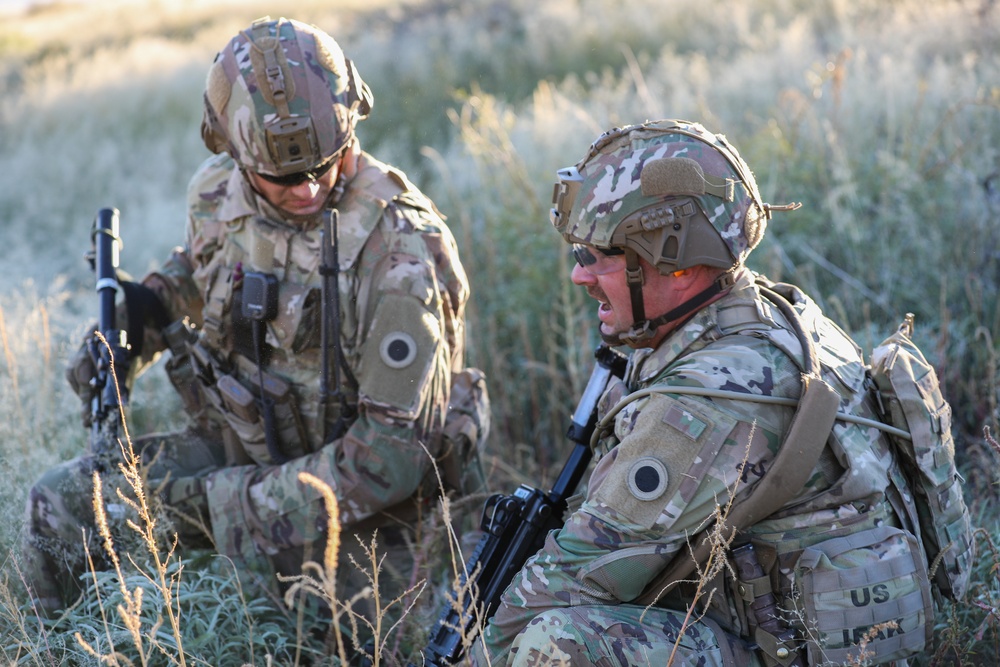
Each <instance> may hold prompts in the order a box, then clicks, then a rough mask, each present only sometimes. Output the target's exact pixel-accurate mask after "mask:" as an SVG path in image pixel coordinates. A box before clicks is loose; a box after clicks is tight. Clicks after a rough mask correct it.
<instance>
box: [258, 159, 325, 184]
mask: <svg viewBox="0 0 1000 667" xmlns="http://www.w3.org/2000/svg"><path fill="white" fill-rule="evenodd" d="M336 161H337V156H336V155H334V156H333V157H331V158H330V159H329V160H327V161H326V162H324V163H323V164H321V165H320V166H318V167H316V168H315V169H313V170H311V171H298V172H296V173H294V174H286V175H284V176H271V175H270V174H260V173H258V174H257V175H258V176H260V177H261V178H263V179H264V180H265V181H267V182H268V183H274V184H275V185H281V186H283V187H286V188H287V187H292V186H295V185H301V184H302V183H305V182H306V181H315V180H317V179H320V178H323V176H325V175H326V173H327V172H328V171H330V169H332V168H333V165H334V163H335V162H336Z"/></svg>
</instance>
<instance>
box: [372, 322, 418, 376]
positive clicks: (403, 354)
mask: <svg viewBox="0 0 1000 667" xmlns="http://www.w3.org/2000/svg"><path fill="white" fill-rule="evenodd" d="M378 351H379V355H380V356H381V357H382V361H383V362H384V363H385V365H386V366H388V367H389V368H396V369H399V368H406V367H407V366H409V365H410V364H412V363H413V360H414V359H416V358H417V342H416V341H415V340H413V336H411V335H410V334H408V333H405V332H402V331H393V332H392V333H391V334H388V335H387V336H386V337H385V338H383V339H382V343H381V344H380V345H379V348H378Z"/></svg>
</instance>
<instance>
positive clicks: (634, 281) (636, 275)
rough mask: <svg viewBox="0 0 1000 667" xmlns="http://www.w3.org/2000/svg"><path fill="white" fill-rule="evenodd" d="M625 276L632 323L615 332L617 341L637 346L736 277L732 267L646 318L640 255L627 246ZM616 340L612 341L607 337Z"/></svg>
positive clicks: (683, 315)
mask: <svg viewBox="0 0 1000 667" xmlns="http://www.w3.org/2000/svg"><path fill="white" fill-rule="evenodd" d="M625 262H626V264H625V272H626V273H625V276H626V280H627V282H628V288H629V296H630V297H631V299H632V321H633V322H634V324H633V325H632V326H631V327H630V328H629V330H628V331H626V332H625V333H621V334H618V336H617V338H618V340H617V344H619V345H629V346H632V347H638V346H640V344H641V343H643V342H644V341H647V340H649V339H650V338H652V337H653V336H654V335H655V334H656V330H657V329H659V328H660V327H662V326H663V325H664V324H667V323H668V322H673V321H675V320H679V319H681V318H683V317H687V316H688V315H690V314H692V313H693V312H695V311H696V310H698V309H699V308H701V307H702V306H703V305H705V304H706V303H707V302H708V301H709V300H711V299H712V298H713V297H715V296H716V295H718V294H721V293H722V292H724V291H725V290H727V289H729V288H730V287H732V286H733V283H734V282H735V277H734V275H733V272H732V271H727V272H726V273H723V274H722V275H721V276H719V277H718V278H717V279H716V280H715V281H714V282H713V283H712V284H711V285H709V286H708V287H706V288H705V289H703V290H702V291H700V292H698V293H697V294H695V295H694V296H693V297H691V298H690V299H688V300H687V301H685V302H684V303H682V304H681V305H679V306H677V307H676V308H673V309H671V310H669V311H667V312H665V313H664V314H662V315H660V316H659V317H654V318H653V319H646V310H645V306H644V304H643V300H642V284H643V278H642V267H641V266H640V265H639V256H638V255H637V254H636V253H635V251H634V250H631V249H630V248H626V249H625ZM608 342H609V343H611V344H615V341H608Z"/></svg>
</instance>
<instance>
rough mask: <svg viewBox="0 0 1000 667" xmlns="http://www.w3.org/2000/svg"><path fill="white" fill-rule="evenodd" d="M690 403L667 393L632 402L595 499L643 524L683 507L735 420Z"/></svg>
mask: <svg viewBox="0 0 1000 667" xmlns="http://www.w3.org/2000/svg"><path fill="white" fill-rule="evenodd" d="M667 391H669V389H668V390H667ZM686 402H687V403H689V404H688V405H685V403H686ZM690 403H692V401H682V400H678V399H676V398H674V397H672V396H669V395H667V394H666V393H665V394H654V395H652V396H649V397H646V398H644V399H640V400H638V401H636V406H637V409H636V410H635V413H634V414H633V415H632V416H631V418H630V424H631V428H630V429H629V431H628V433H627V434H625V435H624V436H622V434H621V432H619V437H622V440H621V442H620V443H618V446H617V447H616V448H615V449H616V450H617V453H616V455H615V458H614V463H612V464H611V466H610V468H609V470H608V472H607V476H606V477H605V478H604V479H603V481H602V482H601V484H600V485H599V486H598V487H596V488H597V490H596V492H595V494H594V500H595V501H597V502H599V503H603V504H605V505H607V506H608V507H610V508H612V509H614V510H615V511H616V512H617V513H618V514H620V515H622V516H623V517H626V518H627V519H628V520H629V521H631V522H632V523H634V524H635V525H636V526H638V527H640V528H642V529H648V528H651V527H652V526H653V525H654V524H655V523H656V522H657V520H658V519H659V518H660V516H661V515H662V514H663V512H664V510H665V508H667V507H668V506H670V507H671V508H673V509H676V510H678V511H682V508H683V507H684V506H685V505H686V503H687V502H688V501H689V500H690V496H692V495H694V493H695V491H696V490H697V488H698V486H699V484H700V483H701V481H702V480H701V475H703V474H704V473H705V469H706V468H708V467H710V466H711V465H712V463H713V462H714V460H715V457H716V456H717V455H718V452H719V449H720V447H721V446H722V444H723V443H724V442H725V439H726V436H727V435H729V433H730V432H732V430H733V429H734V428H735V427H736V424H737V422H736V420H735V419H733V418H732V417H730V416H728V415H726V414H725V413H723V412H721V411H718V410H715V409H713V408H712V407H711V405H709V404H700V403H699V404H698V407H697V409H696V408H695V407H694V405H691V404H690ZM665 425H666V427H665Z"/></svg>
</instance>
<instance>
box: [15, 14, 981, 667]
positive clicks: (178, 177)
mask: <svg viewBox="0 0 1000 667" xmlns="http://www.w3.org/2000/svg"><path fill="white" fill-rule="evenodd" d="M996 4H997V3H996V2H995V1H994V0H718V1H716V2H711V3H706V2H690V1H680V0H678V1H672V2H668V1H664V0H617V1H616V2H614V3H611V2H604V1H597V0H423V1H418V0H337V1H336V2H328V1H327V2H320V1H316V0H306V1H303V2H294V3H293V2H277V1H276V2H262V1H251V2H236V1H235V0H232V1H230V0H213V1H211V2H199V1H195V0H178V1H175V2H166V1H155V0H119V1H117V2H78V3H71V4H50V5H44V6H39V7H37V8H35V9H33V10H28V11H25V12H21V13H9V14H8V15H7V16H6V21H5V23H6V26H5V30H4V31H3V32H2V33H0V174H2V177H0V221H2V225H0V238H2V244H3V248H4V250H3V252H0V335H2V342H3V349H4V356H3V358H2V359H0V377H2V381H0V430H2V433H3V435H4V437H3V439H2V441H0V442H2V444H0V475H2V476H3V477H2V478H3V480H4V481H5V482H6V483H5V484H3V485H0V509H2V510H3V511H4V512H5V514H6V515H7V516H9V517H12V519H11V520H9V521H7V522H3V523H2V524H0V556H2V557H3V558H4V567H3V572H4V575H5V577H6V578H7V579H8V582H9V586H10V594H11V595H12V596H13V598H12V603H11V605H10V607H16V604H17V600H18V599H17V570H16V562H15V560H14V554H15V552H16V543H17V540H18V538H19V532H20V530H21V522H20V520H19V517H20V516H21V513H22V509H21V508H22V507H23V503H24V495H25V493H26V490H27V488H28V486H30V484H31V482H32V481H33V480H34V478H35V477H36V476H37V475H38V474H39V472H40V471H41V470H43V469H44V468H45V467H46V466H48V465H51V464H52V463H53V462H55V461H58V460H61V459H64V458H68V457H70V456H72V455H74V454H76V453H78V452H79V451H80V450H81V448H82V446H83V442H84V436H85V434H84V432H83V431H82V430H81V429H80V427H79V421H78V419H77V416H78V406H77V403H76V399H75V397H73V396H72V395H71V394H70V392H69V391H68V388H67V387H66V385H65V383H64V382H63V380H62V367H63V364H64V361H65V359H66V358H67V356H68V354H69V350H70V349H71V348H72V347H74V346H75V345H76V343H77V341H78V340H79V338H80V336H81V335H82V333H83V327H84V326H85V325H86V324H87V323H88V322H90V321H91V320H92V319H93V313H94V312H95V308H96V300H95V297H94V295H93V276H92V275H91V274H90V273H89V271H88V269H87V267H86V265H85V263H84V262H83V260H82V255H83V252H84V251H85V250H86V249H87V246H88V245H89V238H88V232H89V228H90V224H91V220H92V218H93V216H94V213H95V212H96V211H97V209H98V208H100V207H103V206H114V207H117V208H118V209H119V210H120V211H121V219H122V236H123V239H124V244H125V248H124V251H123V260H122V268H123V269H125V270H126V271H128V272H130V273H132V274H134V275H137V276H138V275H142V274H143V273H145V272H146V271H147V270H149V269H150V268H151V267H153V266H155V265H156V263H157V262H159V261H160V260H161V259H162V258H164V257H165V256H166V255H167V253H168V252H169V249H170V247H172V246H173V245H175V244H178V243H181V242H182V240H183V227H184V219H185V211H184V189H185V184H186V182H187V179H188V178H189V177H190V175H191V174H192V173H193V170H194V169H195V167H196V166H197V164H198V163H200V162H201V160H203V159H204V158H205V157H206V156H207V151H206V150H205V148H204V147H203V145H202V144H201V140H200V137H199V134H198V125H199V121H200V115H201V91H202V85H203V81H204V75H205V72H206V71H207V68H208V65H209V64H210V62H211V60H212V57H213V56H214V53H215V51H216V50H217V49H219V48H220V47H221V46H222V45H223V44H225V42H226V41H227V40H228V38H229V37H230V36H231V35H232V34H234V33H235V32H236V31H237V30H239V29H241V28H243V27H245V26H246V25H248V24H249V22H250V21H251V20H252V19H254V18H256V17H258V16H261V15H264V14H270V15H272V16H273V17H277V16H288V17H291V18H297V19H300V20H306V21H309V22H312V23H315V24H317V25H319V26H320V27H322V28H323V29H325V30H327V31H328V32H330V33H331V34H332V35H334V36H335V37H336V38H337V39H338V41H340V43H341V44H342V46H343V47H344V50H345V52H346V53H347V55H348V57H350V58H352V59H353V60H354V61H355V62H356V64H357V66H358V68H359V70H360V72H361V74H362V76H363V78H364V79H365V80H366V81H367V82H368V83H369V84H370V86H371V88H372V90H373V92H374V94H375V106H374V110H373V113H372V115H371V117H370V118H369V119H368V120H366V121H365V122H364V123H363V124H362V125H361V126H360V128H359V134H360V136H361V139H362V145H363V147H364V148H365V149H367V150H369V151H370V152H372V153H374V154H375V155H376V156H378V157H380V158H381V159H383V160H386V161H388V162H391V163H393V164H396V165H397V166H399V167H401V168H403V169H404V170H405V171H407V172H408V173H409V175H410V176H411V178H413V180H415V181H416V182H417V183H418V184H419V185H420V186H421V187H422V188H423V189H424V190H425V191H426V192H427V193H428V194H429V195H431V196H432V197H433V198H434V199H435V201H436V202H437V203H438V206H439V207H440V208H441V209H442V211H444V212H445V213H446V214H447V215H448V216H449V221H450V224H451V226H452V228H453V230H454V232H455V234H456V237H457V238H458V241H459V244H460V246H461V250H462V256H463V260H464V263H465V265H466V268H467V270H468V272H469V275H470V279H471V282H472V287H473V299H472V302H471V305H470V312H469V316H470V317H469V349H470V357H471V358H470V362H471V363H473V364H475V365H478V366H480V367H482V368H483V369H485V370H486V371H487V373H488V375H489V380H490V391H491V395H492V400H493V407H494V431H493V435H492V438H491V443H490V449H491V453H492V454H494V455H495V456H494V465H496V466H497V467H496V468H494V479H495V480H496V483H495V486H497V487H499V488H500V489H504V488H507V485H508V483H510V484H513V483H515V482H519V481H528V482H531V483H533V484H544V483H547V482H548V481H550V480H549V478H550V477H551V475H552V472H553V468H557V467H558V465H560V463H561V456H562V455H563V454H564V453H565V447H564V446H563V442H562V435H563V432H564V429H565V425H566V419H567V415H568V413H569V411H570V409H571V408H572V405H573V404H574V402H575V398H576V396H577V395H578V393H579V391H580V389H581V388H582V384H583V382H584V381H585V379H586V377H587V375H588V373H589V368H590V364H591V359H590V354H591V351H592V350H593V348H594V346H595V345H596V344H597V342H598V340H597V337H596V334H595V331H596V329H595V327H594V322H595V313H594V306H593V305H592V302H590V301H589V300H588V299H586V297H585V296H584V295H583V294H582V292H580V291H579V290H575V289H572V286H571V285H570V284H569V281H568V279H567V277H568V272H569V260H568V257H567V254H566V250H565V247H564V245H563V244H562V242H561V241H560V240H559V238H558V237H557V235H556V234H555V233H554V232H553V231H552V230H551V228H550V227H549V224H548V222H547V215H548V214H547V211H548V207H549V199H550V196H551V187H552V182H553V178H554V172H555V170H556V169H558V168H561V167H563V166H567V165H570V164H572V163H574V162H576V161H577V160H578V159H579V158H580V157H581V156H582V155H583V153H584V152H585V151H586V149H587V146H588V145H589V143H590V142H591V141H592V140H593V139H594V138H596V136H597V135H598V134H599V133H600V132H601V131H603V130H605V129H607V128H609V127H612V126H615V125H621V124H627V123H633V122H640V121H643V120H646V119H654V118H665V117H675V118H686V119H690V120H698V121H701V122H703V123H704V124H705V125H706V126H707V127H708V128H709V129H711V130H714V131H717V132H722V133H724V134H726V135H727V136H728V137H729V139H730V140H731V141H732V142H733V143H734V144H735V145H736V146H737V147H738V148H739V150H740V151H741V153H742V154H743V156H744V158H745V159H746V160H747V162H748V163H749V164H750V166H751V167H752V168H753V169H754V171H755V174H756V176H757V179H758V183H759V185H760V188H761V191H762V194H763V196H764V198H765V200H767V201H770V202H772V203H785V202H787V201H802V202H803V204H804V207H803V208H802V209H801V210H799V211H797V212H795V213H791V214H782V215H779V216H776V217H775V219H774V220H773V221H772V223H771V225H770V228H769V230H768V234H767V236H766V237H765V240H764V242H763V243H762V245H761V246H760V248H758V249H757V251H755V253H754V255H753V256H752V257H751V266H752V267H753V268H755V269H757V270H759V271H761V272H763V273H766V274H767V275H768V276H769V277H770V278H772V279H775V280H786V281H789V282H794V283H796V284H798V285H800V286H801V287H803V288H805V289H806V290H807V291H808V292H810V293H811V294H812V296H813V297H814V298H815V299H816V300H817V301H818V302H819V303H820V304H821V305H822V306H823V307H824V308H825V309H826V310H827V312H828V313H829V314H831V315H832V316H833V317H834V318H835V319H837V320H838V321H839V322H840V323H841V324H842V325H843V326H844V328H845V329H847V330H848V331H849V332H851V333H852V334H853V335H854V336H855V337H856V339H857V340H858V342H859V343H860V344H861V345H862V346H863V347H866V348H869V349H870V348H871V346H872V345H874V344H875V343H877V342H879V340H881V338H882V337H884V335H886V334H887V333H888V332H889V331H891V330H892V329H893V328H895V326H896V325H897V324H898V323H899V322H900V321H901V319H902V317H903V315H904V314H905V313H906V312H913V313H915V314H916V321H917V330H916V339H917V342H918V343H919V344H920V345H921V346H922V347H923V349H924V350H925V351H926V352H927V354H928V355H929V356H930V357H931V359H932V361H933V362H934V363H935V365H936V366H937V368H938V370H939V373H940V375H941V378H942V381H943V383H944V387H945V391H946V394H947V395H948V397H949V399H950V400H951V402H952V405H953V408H954V410H955V413H956V417H957V429H958V432H957V436H958V442H959V460H960V466H961V467H962V470H963V472H964V473H965V475H966V479H967V482H968V484H967V487H966V488H967V498H968V500H969V502H970V504H971V505H972V507H973V510H974V513H975V516H976V520H977V522H978V523H979V525H981V526H983V527H984V528H986V530H987V532H988V533H989V534H990V535H992V536H996V534H997V530H998V514H1000V513H998V510H997V508H996V504H995V499H996V483H997V481H998V479H997V474H996V464H997V460H996V456H995V455H994V454H993V453H992V452H991V451H990V450H989V448H988V447H985V446H984V438H983V433H982V432H983V427H984V426H991V427H993V430H994V432H995V431H996V419H997V405H996V404H997V388H998V387H997V376H996V365H997V361H996V352H997V349H998V341H997V340H995V339H996V338H997V337H998V336H997V333H998V331H1000V304H998V298H997V283H998V277H1000V255H998V252H1000V246H998V236H1000V40H998V38H997V35H998V34H1000V30H998V28H1000V7H997V6H996ZM131 421H132V424H131V430H132V431H133V432H135V433H141V432H144V431H147V430H150V429H153V428H165V427H169V426H172V425H175V424H177V423H179V411H178V404H177V403H176V402H175V401H174V400H173V398H172V394H171V392H170V390H169V388H168V385H167V383H166V382H165V380H164V378H163V377H162V373H159V372H157V371H155V370H154V372H152V373H148V374H147V375H146V376H144V377H143V378H142V380H140V382H139V384H138V386H137V390H136V391H135V393H134V394H133V397H132V417H131ZM501 460H502V461H503V463H502V464H501V463H500V461H501ZM990 565H991V564H990V563H984V564H983V570H982V571H983V573H984V576H982V577H981V578H980V580H981V581H982V582H984V583H983V584H982V586H983V588H982V589H981V590H978V591H976V592H975V596H978V597H975V600H976V601H978V602H979V603H981V604H983V605H986V607H985V608H980V607H977V606H975V605H973V604H971V603H970V605H968V606H967V607H966V608H963V609H962V610H961V611H962V613H963V614H965V615H964V616H963V617H962V619H963V620H962V623H964V628H965V629H966V630H967V631H968V632H967V635H968V636H967V637H966V639H968V640H969V642H970V643H971V644H972V645H975V646H976V647H980V648H981V647H983V646H987V647H989V646H992V647H993V649H992V651H993V653H992V655H994V656H995V655H996V648H995V644H993V643H991V642H995V641H996V634H995V632H993V630H992V627H993V626H992V623H993V622H994V621H995V620H997V619H998V618H1000V616H998V615H997V613H996V612H995V611H994V610H995V608H996V606H997V603H996V600H997V599H998V598H1000V592H998V590H997V588H998V587H997V582H996V577H995V575H994V574H992V573H991V572H990V569H989V566H990ZM16 617H17V614H16V613H13V612H11V618H12V619H13V620H16ZM13 620H12V621H11V622H12V623H13ZM0 622H2V621H0ZM943 623H944V622H943V621H942V624H943ZM16 625H17V624H16V623H13V625H9V626H8V627H9V628H14V627H16ZM980 628H982V629H983V631H984V632H986V631H987V630H989V632H987V633H986V635H985V638H984V639H983V640H982V642H978V640H976V638H975V636H974V635H975V631H976V630H979V629H980ZM3 633H4V626H2V625H0V636H2V634H3ZM991 633H992V634H991ZM8 634H10V635H11V636H17V635H18V632H16V631H14V630H13V629H11V630H10V632H9V633H8ZM11 641H13V640H7V641H5V642H4V647H5V650H6V651H7V653H6V655H7V657H8V659H9V660H11V661H18V660H21V659H22V658H23V655H22V654H21V653H20V652H19V651H20V649H13V652H11V650H12V649H10V648H9V646H11V645H12V644H11ZM22 641H23V640H22ZM980 648H977V650H980ZM24 655H27V654H24ZM969 655H972V654H969ZM24 659H27V658H24ZM76 659H79V660H81V661H83V660H85V658H84V657H78V658H74V660H76ZM235 659H237V658H235V657H234V660H235ZM240 659H242V658H240ZM234 664H239V663H234Z"/></svg>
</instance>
